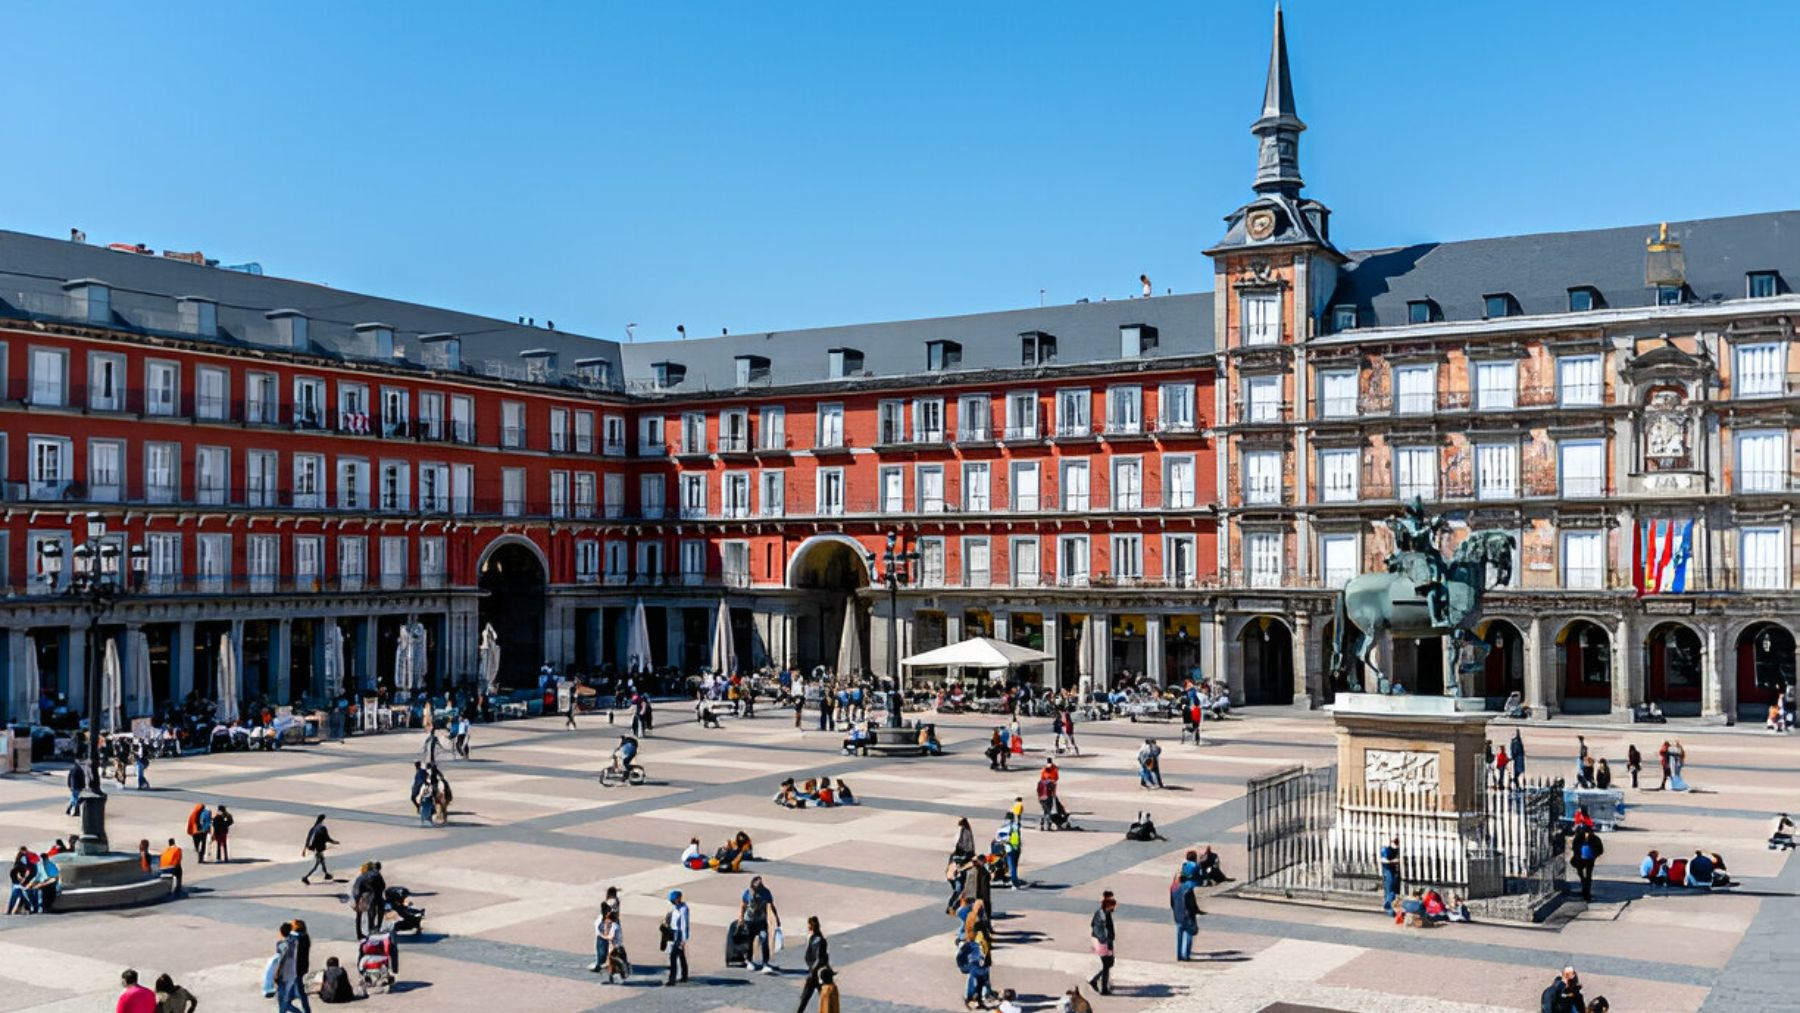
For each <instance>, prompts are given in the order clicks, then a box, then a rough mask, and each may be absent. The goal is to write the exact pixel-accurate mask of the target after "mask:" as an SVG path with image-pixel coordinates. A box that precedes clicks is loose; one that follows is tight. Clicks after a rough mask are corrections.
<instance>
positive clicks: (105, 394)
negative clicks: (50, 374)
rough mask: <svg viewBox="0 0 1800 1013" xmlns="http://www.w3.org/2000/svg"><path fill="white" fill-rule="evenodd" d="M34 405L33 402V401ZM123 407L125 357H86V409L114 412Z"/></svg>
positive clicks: (94, 355)
mask: <svg viewBox="0 0 1800 1013" xmlns="http://www.w3.org/2000/svg"><path fill="white" fill-rule="evenodd" d="M34 403H35V401H34ZM124 407H125V357H124V356H123V355H103V354H101V353H99V352H94V353H92V354H90V355H89V356H88V408H89V409H91V410H93V411H97V412H116V411H121V410H123V409H124Z"/></svg>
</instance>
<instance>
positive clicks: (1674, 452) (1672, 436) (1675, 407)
mask: <svg viewBox="0 0 1800 1013" xmlns="http://www.w3.org/2000/svg"><path fill="white" fill-rule="evenodd" d="M1640 432H1642V434H1643V436H1642V441H1643V443H1642V449H1643V461H1644V470H1645V471H1687V470H1689V469H1691V468H1692V467H1693V466H1694V439H1693V416H1692V415H1691V414H1690V413H1689V412H1688V405H1687V394H1686V392H1685V391H1683V390H1681V389H1680V388H1679V387H1654V388H1652V389H1651V390H1650V391H1649V392H1648V394H1647V395H1646V396H1645V398H1644V407H1643V422H1642V426H1641V427H1640Z"/></svg>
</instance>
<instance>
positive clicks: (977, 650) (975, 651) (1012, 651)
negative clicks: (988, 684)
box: [900, 637, 1055, 674]
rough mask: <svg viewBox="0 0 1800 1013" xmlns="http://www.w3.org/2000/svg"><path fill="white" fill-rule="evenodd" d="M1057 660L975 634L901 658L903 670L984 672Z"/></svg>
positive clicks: (1003, 670)
mask: <svg viewBox="0 0 1800 1013" xmlns="http://www.w3.org/2000/svg"><path fill="white" fill-rule="evenodd" d="M1052 660H1055V659H1054V657H1053V656H1052V655H1049V654H1045V653H1044V652H1043V651H1037V650H1033V649H1031V648H1029V647H1020V646H1019V645H1018V644H1009V643H1007V642H1006V641H1004V640H995V639H994V638H992V637H971V638H969V639H968V640H959V641H957V642H956V643H954V644H949V645H946V646H944V647H940V648H938V649H936V650H933V651H926V652H924V653H923V654H915V655H912V656H911V657H906V658H901V659H900V667H901V668H902V669H911V668H947V669H952V670H954V669H968V668H973V669H979V670H981V671H984V672H988V673H990V674H991V673H994V672H1006V671H1009V670H1011V669H1013V668H1014V667H1016V666H1019V665H1036V664H1041V663H1043V662H1046V661H1052Z"/></svg>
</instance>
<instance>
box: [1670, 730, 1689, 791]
mask: <svg viewBox="0 0 1800 1013" xmlns="http://www.w3.org/2000/svg"><path fill="white" fill-rule="evenodd" d="M1669 761H1670V763H1672V764H1673V765H1674V779H1675V780H1677V781H1679V780H1681V768H1683V767H1685V766H1687V747H1686V746H1684V745H1682V744H1681V740H1680V739H1676V740H1675V748H1674V749H1671V750H1669Z"/></svg>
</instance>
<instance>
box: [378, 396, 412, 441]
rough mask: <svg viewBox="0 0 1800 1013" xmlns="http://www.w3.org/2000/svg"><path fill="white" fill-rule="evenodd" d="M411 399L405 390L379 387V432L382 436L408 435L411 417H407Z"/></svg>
mask: <svg viewBox="0 0 1800 1013" xmlns="http://www.w3.org/2000/svg"><path fill="white" fill-rule="evenodd" d="M411 400H412V398H410V397H409V396H408V395H407V392H406V391H404V390H401V389H400V388H398V387H383V388H381V434H382V435H383V436H410V435H412V433H411V430H410V428H409V426H410V424H411V422H412V419H411V418H409V417H408V415H409V412H408V409H409V408H410V407H411V406H410V404H409V402H410V401H411Z"/></svg>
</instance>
